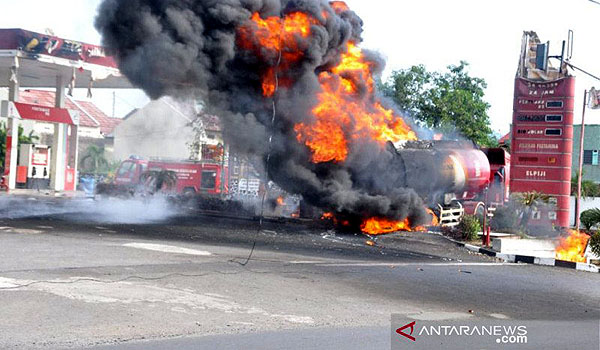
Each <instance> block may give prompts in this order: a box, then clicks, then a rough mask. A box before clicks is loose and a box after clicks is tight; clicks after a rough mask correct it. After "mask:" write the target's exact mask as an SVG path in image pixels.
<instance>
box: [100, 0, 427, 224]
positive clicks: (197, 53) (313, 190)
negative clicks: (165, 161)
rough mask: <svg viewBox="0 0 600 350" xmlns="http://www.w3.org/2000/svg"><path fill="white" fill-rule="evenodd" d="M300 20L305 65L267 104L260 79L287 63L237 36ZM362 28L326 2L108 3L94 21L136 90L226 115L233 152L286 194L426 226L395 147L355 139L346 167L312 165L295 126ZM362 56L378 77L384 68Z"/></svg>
mask: <svg viewBox="0 0 600 350" xmlns="http://www.w3.org/2000/svg"><path fill="white" fill-rule="evenodd" d="M294 12H302V13H306V14H310V15H311V16H312V17H313V18H315V19H317V21H316V22H315V23H313V24H312V26H311V33H310V36H309V37H307V38H302V39H301V40H299V42H300V45H301V50H302V53H303V54H302V59H301V60H300V61H299V62H296V63H295V64H293V65H290V66H289V67H286V70H285V72H281V77H280V78H281V81H284V80H285V81H288V83H287V84H283V83H282V84H281V85H280V86H279V89H278V91H277V92H276V94H275V96H274V97H273V98H267V97H265V96H263V90H262V85H261V84H262V72H264V71H265V70H267V69H269V68H270V67H275V66H277V64H278V62H280V61H281V59H280V57H278V55H269V54H264V55H260V54H256V53H254V52H252V51H249V50H246V49H243V48H241V47H240V45H239V44H238V40H239V28H240V27H242V26H244V25H248V23H249V21H250V19H251V17H252V15H253V14H254V13H259V14H260V16H261V18H267V17H270V16H285V15H286V14H290V13H294ZM362 24H363V22H362V20H361V19H360V18H359V17H358V16H357V15H356V13H354V12H353V11H351V10H343V11H340V10H339V9H333V8H332V5H331V4H329V3H328V2H326V1H320V0H105V1H104V2H103V3H102V4H101V6H100V8H99V14H98V17H97V18H96V28H97V29H98V30H99V31H100V33H101V34H102V36H103V44H104V45H105V46H106V47H107V49H108V52H109V53H110V54H112V55H114V56H115V57H116V59H117V61H118V64H119V66H120V68H121V71H122V72H123V73H124V74H125V75H126V76H127V77H128V78H129V80H130V81H131V82H132V83H133V84H134V85H136V86H138V87H140V88H142V89H143V90H144V91H145V92H146V93H147V94H148V95H149V96H150V97H151V98H159V97H161V96H164V95H170V96H179V97H185V96H191V97H194V98H198V99H201V100H203V101H204V102H205V103H206V104H207V105H208V106H209V108H210V109H211V110H212V111H213V112H215V113H218V115H220V116H221V118H222V122H223V124H224V137H225V141H226V142H228V144H229V145H230V146H231V149H232V151H233V152H237V153H243V154H246V155H249V156H254V157H259V158H260V159H262V160H263V164H265V165H267V164H268V174H269V177H270V178H271V180H273V181H274V182H275V183H277V184H278V185H279V186H280V187H282V188H283V189H285V190H286V191H288V192H290V193H295V194H301V195H302V196H303V197H304V199H305V200H306V201H308V202H309V203H310V204H312V205H314V206H317V207H319V208H322V209H323V210H325V211H333V212H336V213H340V214H343V215H345V216H347V217H354V218H366V217H373V216H378V217H386V218H389V219H398V220H403V219H405V218H407V217H408V218H409V220H410V221H411V222H412V223H413V224H415V225H418V224H423V223H424V222H425V221H426V220H427V218H428V216H427V214H426V213H425V211H424V209H423V207H424V205H423V202H422V200H421V199H420V198H419V196H418V195H417V194H416V193H415V192H414V191H413V190H411V189H408V188H406V187H405V184H406V181H404V180H403V179H405V177H406V174H401V173H399V172H400V171H404V172H405V171H407V169H404V167H401V166H398V165H397V160H396V157H395V153H394V150H393V149H390V148H384V147H381V145H380V144H378V143H376V142H375V141H372V140H365V139H358V140H355V141H353V142H352V144H351V145H349V154H348V158H347V160H346V161H345V162H344V163H334V162H329V163H321V164H313V163H312V162H311V153H310V150H308V149H307V147H306V146H305V145H303V144H301V143H300V142H298V140H297V138H296V136H297V135H296V133H295V131H294V125H295V124H297V123H301V122H308V123H310V121H311V120H313V118H314V117H313V116H312V114H311V109H312V108H313V107H314V106H315V105H316V104H317V102H318V101H317V98H316V96H317V93H318V92H319V91H320V89H321V86H320V84H319V81H318V73H319V72H322V71H327V70H328V69H330V68H331V67H333V66H335V65H337V64H338V63H339V62H340V59H341V53H343V52H344V51H345V47H346V44H347V43H348V41H352V42H354V43H360V42H361V33H362ZM363 52H364V53H365V55H366V57H367V59H368V60H369V62H370V64H371V65H372V66H373V67H374V71H375V73H381V71H382V70H383V68H384V60H383V59H382V58H381V57H380V56H379V55H378V54H376V53H374V52H369V51H366V50H363ZM289 81H291V83H289ZM273 101H275V105H276V108H275V111H276V118H275V123H274V124H272V115H273ZM165 127H168V125H167V126H165ZM271 135H272V136H273V139H272V143H269V138H270V136H271ZM347 136H348V139H350V140H353V139H352V137H351V135H347ZM269 145H270V146H269ZM267 154H270V155H271V156H270V157H269V159H270V160H269V162H268V163H267V161H266V160H267ZM394 164H396V165H394Z"/></svg>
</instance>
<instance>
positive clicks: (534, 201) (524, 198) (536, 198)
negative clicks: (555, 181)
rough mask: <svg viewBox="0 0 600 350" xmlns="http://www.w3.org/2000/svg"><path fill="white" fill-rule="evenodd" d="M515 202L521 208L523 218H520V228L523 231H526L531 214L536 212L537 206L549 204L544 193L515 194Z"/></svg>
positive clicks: (548, 199) (548, 198) (547, 197)
mask: <svg viewBox="0 0 600 350" xmlns="http://www.w3.org/2000/svg"><path fill="white" fill-rule="evenodd" d="M516 200H517V202H518V203H519V204H521V206H522V207H523V216H522V217H521V223H520V225H521V228H522V229H524V230H525V229H527V224H528V223H529V219H530V218H531V214H532V213H533V212H536V211H538V207H539V206H541V205H544V204H548V203H549V202H550V196H549V195H547V194H545V193H541V192H537V191H530V192H523V193H517V195H516Z"/></svg>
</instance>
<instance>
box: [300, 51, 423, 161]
mask: <svg viewBox="0 0 600 350" xmlns="http://www.w3.org/2000/svg"><path fill="white" fill-rule="evenodd" d="M372 70H373V67H372V64H371V63H370V62H368V61H367V60H365V59H364V54H363V52H362V50H361V49H360V48H359V47H358V46H356V45H355V44H354V43H352V42H349V43H348V44H347V50H346V52H345V53H344V54H343V55H342V59H341V61H340V63H339V64H338V65H337V66H335V67H333V68H332V69H331V71H330V72H322V73H321V74H320V75H319V82H320V84H321V88H322V91H321V92H320V93H319V95H318V100H319V103H318V104H317V106H315V107H314V108H313V110H312V113H313V115H314V117H315V120H314V122H311V123H299V124H297V125H296V126H295V128H294V130H295V131H296V134H297V139H298V141H299V142H301V143H304V144H305V145H306V146H308V148H309V149H310V150H311V152H312V161H313V162H314V163H324V162H331V161H333V162H343V161H345V160H346V158H347V156H348V153H349V149H348V147H349V144H350V142H349V140H348V137H351V138H352V139H368V140H375V141H377V142H379V143H380V144H381V145H384V144H385V143H386V142H387V141H391V142H398V141H401V140H416V139H417V136H416V134H415V133H414V132H413V131H412V130H411V129H410V127H408V125H406V123H405V122H404V120H402V118H400V117H399V116H397V115H396V114H395V113H394V111H393V110H391V109H386V108H385V107H383V105H382V104H381V103H380V102H379V101H377V99H376V98H375V95H374V90H375V81H374V79H373V73H372Z"/></svg>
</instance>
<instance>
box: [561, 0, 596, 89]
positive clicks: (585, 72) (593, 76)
mask: <svg viewBox="0 0 600 350" xmlns="http://www.w3.org/2000/svg"><path fill="white" fill-rule="evenodd" d="M590 1H592V0H590ZM598 4H599V5H600V3H598ZM565 63H566V64H567V65H568V66H569V67H571V68H573V69H576V70H578V71H580V72H582V73H584V74H587V75H588V76H590V77H592V78H594V79H596V80H600V77H598V76H596V75H594V74H592V73H590V72H588V71H585V70H583V69H581V68H579V67H577V66H575V65H573V64H571V63H569V62H565Z"/></svg>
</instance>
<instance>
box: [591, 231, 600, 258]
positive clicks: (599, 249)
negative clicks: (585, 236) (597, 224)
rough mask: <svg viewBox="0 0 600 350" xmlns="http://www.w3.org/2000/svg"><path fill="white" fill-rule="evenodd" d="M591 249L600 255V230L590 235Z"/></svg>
mask: <svg viewBox="0 0 600 350" xmlns="http://www.w3.org/2000/svg"><path fill="white" fill-rule="evenodd" d="M589 244H590V249H591V250H592V252H594V254H596V256H600V232H596V233H594V234H593V235H592V236H591V237H590V243H589Z"/></svg>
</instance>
